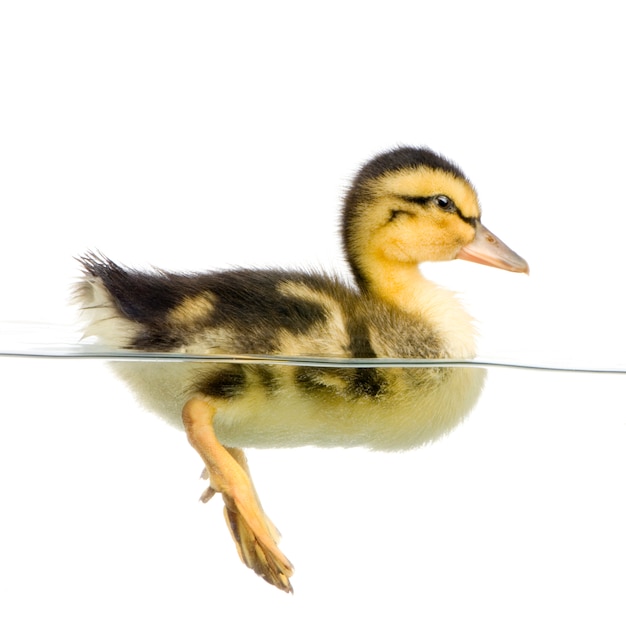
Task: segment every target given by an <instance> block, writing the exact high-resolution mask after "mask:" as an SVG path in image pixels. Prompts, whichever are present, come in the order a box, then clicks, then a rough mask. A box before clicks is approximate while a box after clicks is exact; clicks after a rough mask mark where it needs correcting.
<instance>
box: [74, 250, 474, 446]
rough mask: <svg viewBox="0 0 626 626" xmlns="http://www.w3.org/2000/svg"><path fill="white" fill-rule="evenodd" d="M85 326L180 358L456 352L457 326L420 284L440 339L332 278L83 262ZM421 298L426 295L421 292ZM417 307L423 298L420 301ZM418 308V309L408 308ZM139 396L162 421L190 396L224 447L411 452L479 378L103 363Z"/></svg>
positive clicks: (453, 417) (444, 295) (466, 373)
mask: <svg viewBox="0 0 626 626" xmlns="http://www.w3.org/2000/svg"><path fill="white" fill-rule="evenodd" d="M83 264H84V266H85V268H86V271H87V272H88V276H89V278H87V279H86V280H85V281H84V282H83V284H82V286H81V291H82V295H81V300H82V302H83V306H84V309H83V312H84V313H86V314H87V315H88V317H89V318H90V319H89V320H88V323H87V324H88V325H87V333H93V334H97V335H98V336H99V337H100V338H101V340H103V341H104V342H105V343H106V344H108V345H114V346H118V347H122V348H128V349H133V350H140V351H146V352H175V353H187V354H193V355H212V354H217V355H238V354H241V355H245V354H255V355H283V356H284V355H290V356H322V357H344V358H356V359H359V358H377V357H379V358H411V359H439V358H470V357H471V356H472V355H473V349H474V339H473V335H474V333H473V328H472V324H471V320H470V318H469V316H468V315H467V314H465V313H464V311H463V310H462V308H461V307H460V305H459V303H458V301H457V300H456V298H455V297H454V295H453V294H451V293H448V292H446V291H444V290H442V289H441V288H439V287H437V286H435V285H433V284H432V283H428V282H426V281H423V284H422V285H421V289H422V293H421V294H420V296H421V297H422V299H425V298H427V299H428V300H429V301H430V304H431V306H432V307H433V308H434V309H435V310H438V309H440V308H442V307H445V308H446V310H448V312H449V313H450V310H453V311H454V315H448V318H446V323H447V324H448V325H449V328H448V329H447V330H448V334H453V335H455V336H456V335H458V336H462V337H463V338H464V340H463V341H462V342H460V343H458V345H453V344H451V342H449V341H448V342H447V341H445V340H444V339H442V333H443V332H444V329H442V328H441V324H442V322H441V320H440V321H439V323H436V322H431V321H429V320H428V317H427V315H421V316H420V317H417V318H416V316H415V315H409V314H407V313H406V312H405V311H402V310H401V309H399V308H398V307H395V306H393V305H390V304H388V303H386V302H384V301H383V300H381V299H379V298H375V297H372V296H370V295H368V294H363V293H360V292H359V291H358V290H357V289H355V288H354V287H351V286H349V285H347V284H345V283H343V282H342V281H341V280H339V279H338V278H336V277H332V276H327V275H323V274H311V273H304V272H288V271H280V270H231V271H224V272H213V273H207V274H195V275H175V274H170V273H164V272H161V273H140V272H136V271H133V270H128V269H125V268H123V267H120V266H118V265H116V264H115V263H113V262H111V261H110V260H108V259H104V258H99V257H95V256H89V257H85V258H84V259H83ZM429 292H430V293H429ZM422 304H424V303H423V302H422ZM421 308H423V307H421ZM113 367H114V369H115V370H116V372H117V373H118V374H119V375H120V376H121V377H122V378H123V379H125V380H126V382H127V383H128V384H129V385H130V387H131V388H132V389H133V390H134V391H135V393H136V394H137V396H138V397H139V399H140V400H141V402H142V403H143V404H144V405H145V406H146V407H147V408H148V409H149V410H151V411H153V412H155V413H157V414H159V415H161V416H162V417H164V418H165V419H166V420H168V421H169V422H171V423H172V424H174V425H176V426H179V427H180V426H182V423H181V411H182V407H183V405H184V403H185V401H186V400H187V399H188V397H189V396H190V395H193V394H197V393H200V394H204V395H207V396H210V397H211V398H213V399H214V401H215V402H216V403H217V404H218V405H219V410H218V413H217V415H216V419H215V428H216V432H217V435H218V437H219V439H220V441H222V442H223V443H224V444H225V445H229V446H238V447H284V446H290V447H291V446H300V445H318V446H344V447H348V446H365V447H369V448H373V449H381V450H399V449H406V448H411V447H414V446H416V445H419V444H422V443H424V442H426V441H430V440H433V439H435V438H436V437H438V436H440V435H441V434H443V433H445V432H447V431H448V430H450V429H451V428H452V427H454V426H455V425H456V424H457V423H458V421H459V420H460V419H461V418H462V417H463V416H464V415H465V414H466V413H467V412H468V411H469V410H470V409H471V407H472V405H473V404H474V402H475V401H476V398H477V397H478V395H479V393H480V389H481V385H482V380H483V375H484V372H483V370H480V369H477V368H444V367H433V368H369V367H368V368H336V367H311V366H283V365H255V364H224V363H203V362H182V363H145V362H132V361H125V362H124V361H122V362H117V363H114V365H113Z"/></svg>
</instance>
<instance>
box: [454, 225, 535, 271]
mask: <svg viewBox="0 0 626 626" xmlns="http://www.w3.org/2000/svg"><path fill="white" fill-rule="evenodd" d="M456 258H457V259H463V260H465V261H473V262H474V263H481V264H482V265H491V266H492V267H499V268H500V269H503V270H508V271H509V272H524V273H525V274H528V263H526V261H524V259H522V257H521V256H519V255H518V254H516V253H515V252H513V250H511V248H509V247H508V246H507V245H506V244H505V243H503V242H502V241H500V240H499V239H498V238H497V237H496V236H495V235H494V234H493V233H492V232H491V231H489V230H487V229H486V228H485V227H484V226H483V225H482V224H481V223H480V222H477V224H476V237H475V238H474V241H472V243H468V244H467V245H466V246H463V247H462V248H461V249H460V250H459V253H458V254H457V255H456Z"/></svg>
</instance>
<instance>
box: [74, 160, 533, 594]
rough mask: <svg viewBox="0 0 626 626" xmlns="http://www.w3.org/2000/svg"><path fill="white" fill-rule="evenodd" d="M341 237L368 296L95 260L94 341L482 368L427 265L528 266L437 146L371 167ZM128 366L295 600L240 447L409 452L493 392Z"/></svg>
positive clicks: (89, 295) (343, 288)
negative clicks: (426, 273) (484, 218)
mask: <svg viewBox="0 0 626 626" xmlns="http://www.w3.org/2000/svg"><path fill="white" fill-rule="evenodd" d="M342 232H343V243H344V249H345V252H346V256H347V258H348V261H349V263H350V266H351V268H352V271H353V274H354V278H355V281H356V286H351V285H349V284H347V283H345V282H343V281H341V280H340V279H338V278H336V277H333V276H328V275H324V274H318V273H304V272H291V271H284V270H230V271H222V272H211V273H205V274H185V275H183V274H172V273H168V272H161V271H159V272H151V273H142V272H138V271H134V270H131V269H127V268H124V267H122V266H120V265H117V264H115V263H113V262H112V261H110V260H109V259H106V258H104V257H100V256H96V255H92V254H90V255H86V256H85V257H84V258H83V259H82V264H83V268H84V273H85V278H84V279H83V281H82V282H81V283H80V284H79V285H78V287H77V295H78V299H79V301H80V303H81V305H82V312H83V314H84V316H85V317H86V335H95V336H97V337H99V338H100V340H101V341H102V342H104V343H106V344H108V345H110V346H113V347H118V348H126V349H134V350H142V351H151V352H152V351H166V352H182V353H189V354H202V355H211V354H280V355H293V356H325V357H354V358H371V357H389V358H424V359H439V358H452V359H469V358H472V357H473V356H474V350H475V347H474V329H473V326H472V321H471V318H470V317H469V315H468V314H467V313H466V312H465V311H464V310H463V308H462V307H461V305H460V304H459V302H458V301H457V299H456V298H455V297H454V295H453V294H451V293H450V292H448V291H446V290H444V289H442V288H441V287H439V286H437V285H435V284H433V283H432V282H430V281H428V280H427V279H425V278H424V277H423V276H422V274H421V273H420V270H419V264H420V263H421V262H423V261H445V260H452V259H457V258H458V259H466V260H470V261H474V262H477V263H482V264H486V265H492V266H494V267H499V268H502V269H507V270H509V271H513V272H527V271H528V266H527V264H526V262H525V261H524V260H523V259H522V258H521V257H519V256H518V255H517V254H515V253H514V252H513V251H512V250H510V249H509V248H508V247H507V246H506V245H505V244H503V243H502V242H501V241H500V240H499V239H498V238H497V237H496V236H495V235H493V234H492V233H490V232H489V231H488V230H487V229H486V228H485V227H484V226H483V225H482V223H481V212H480V206H479V203H478V198H477V195H476V192H475V190H474V188H473V187H472V185H471V183H470V182H469V181H468V180H467V178H466V177H465V176H464V175H463V173H462V172H461V171H460V169H459V168H458V167H457V166H455V165H454V164H452V163H450V162H449V161H447V160H445V159H444V158H442V157H440V156H438V155H436V154H435V153H433V152H431V151H430V150H427V149H416V148H399V149H396V150H393V151H390V152H386V153H384V154H381V155H379V156H377V157H376V158H374V159H372V160H371V161H370V162H368V163H367V164H366V165H365V166H364V167H363V168H362V169H361V170H360V172H359V173H358V174H357V176H356V178H355V179H354V181H353V184H352V186H351V188H350V190H349V192H348V194H347V196H346V200H345V205H344V210H343V221H342ZM114 367H115V369H116V370H117V373H118V374H119V375H120V376H121V377H122V378H123V379H125V380H126V381H127V383H128V384H129V385H130V386H131V387H132V388H133V389H134V391H135V392H136V393H137V395H138V396H139V398H140V399H141V400H142V401H143V402H144V404H145V405H146V406H147V407H148V408H149V409H150V410H152V411H154V412H156V413H158V414H160V415H162V416H163V417H165V418H166V419H168V420H170V421H171V422H173V423H174V424H176V425H179V426H180V425H182V426H183V427H184V428H185V430H186V432H187V436H188V438H189V441H190V443H191V444H192V446H193V447H194V448H195V449H196V450H197V451H198V453H199V454H200V456H201V458H202V460H203V461H204V464H205V467H206V471H207V474H208V477H209V478H210V487H209V489H208V490H207V491H206V492H205V495H204V496H203V500H205V501H206V500H208V499H209V498H210V497H211V496H212V495H213V494H214V493H215V492H220V493H221V494H222V496H223V498H224V502H225V504H226V508H225V511H226V517H227V522H228V525H229V528H230V529H231V533H232V535H233V538H234V540H235V543H236V544H237V547H238V550H239V554H240V556H241V558H242V560H243V561H244V563H246V564H247V565H248V566H249V567H251V568H252V569H254V570H255V571H256V572H257V573H258V574H259V575H261V576H262V577H263V578H265V579H266V580H267V581H268V582H270V583H272V584H274V585H276V586H277V587H278V588H280V589H283V590H285V591H291V583H290V582H289V577H290V576H291V574H292V573H293V569H292V566H291V564H290V563H289V561H288V560H287V559H286V558H285V557H284V555H283V554H282V553H281V552H280V550H279V549H278V547H277V540H278V533H277V532H276V530H275V527H274V526H273V524H272V523H271V522H270V521H269V519H268V518H267V517H266V516H265V514H264V513H263V510H262V508H261V505H260V503H259V501H258V497H257V496H256V493H255V490H254V487H253V485H252V482H251V479H250V475H249V470H248V466H247V463H246V461H245V456H244V454H243V451H242V450H241V449H240V448H241V447H246V446H252V447H279V446H298V445H309V444H313V445H320V446H366V447H370V448H373V449H382V450H399V449H405V448H410V447H413V446H416V445H419V444H422V443H424V442H426V441H431V440H433V439H435V438H436V437H438V436H440V435H441V434H443V433H445V432H447V431H448V430H450V429H451V428H453V427H454V426H455V425H456V424H457V423H458V422H459V421H460V420H461V419H462V418H463V416H464V415H466V414H467V413H468V412H469V411H470V410H471V408H472V406H473V405H474V403H475V402H476V400H477V398H478V395H479V393H480V390H481V387H482V381H483V371H482V370H480V369H475V368H443V367H442V368H427V369H409V368H407V369H403V368H390V369H382V368H380V369H378V368H366V369H358V368H356V369H348V368H343V369H342V368H321V367H318V368H314V367H289V366H267V365H239V364H218V363H202V362H186V363H176V364H165V363H154V364H153V363H142V362H123V363H116V364H115V365H114Z"/></svg>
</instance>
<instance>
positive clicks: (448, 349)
mask: <svg viewBox="0 0 626 626" xmlns="http://www.w3.org/2000/svg"><path fill="white" fill-rule="evenodd" d="M364 290H366V291H368V292H370V293H371V294H373V295H374V296H375V297H376V298H379V299H381V300H384V301H385V302H387V303H388V304H391V305H393V306H395V307H397V308H399V309H401V310H402V311H404V312H405V313H407V314H409V315H412V316H414V317H415V318H418V319H420V320H423V321H425V322H426V323H428V324H429V325H430V326H431V327H432V328H434V329H435V331H436V332H437V333H438V334H439V336H440V338H441V340H442V356H443V358H458V359H470V358H473V357H474V356H475V350H476V347H475V334H476V331H475V329H474V325H473V321H472V318H471V317H470V315H469V314H468V313H467V312H466V311H465V309H464V308H463V307H462V306H461V303H460V302H459V301H458V299H457V297H456V295H455V294H454V293H453V292H451V291H449V290H448V289H444V288H443V287H440V286H439V285H437V284H435V283H433V282H432V281H430V280H428V279H427V278H425V277H424V276H423V274H422V273H421V271H420V270H419V267H418V266H417V265H416V264H413V263H399V262H397V261H396V262H390V261H386V262H382V263H380V265H379V266H378V267H377V271H376V273H375V274H374V275H369V276H367V277H366V280H365V288H364Z"/></svg>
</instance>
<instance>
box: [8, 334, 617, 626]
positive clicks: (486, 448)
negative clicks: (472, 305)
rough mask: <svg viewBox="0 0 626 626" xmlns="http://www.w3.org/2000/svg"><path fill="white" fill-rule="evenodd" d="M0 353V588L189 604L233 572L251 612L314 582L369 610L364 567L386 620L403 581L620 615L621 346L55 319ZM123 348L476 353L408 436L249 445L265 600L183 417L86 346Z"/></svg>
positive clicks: (86, 605) (553, 617)
mask: <svg viewBox="0 0 626 626" xmlns="http://www.w3.org/2000/svg"><path fill="white" fill-rule="evenodd" d="M0 355H2V357H4V358H0V375H1V378H2V397H3V400H4V402H3V410H2V420H0V476H2V478H1V479H0V486H1V488H2V511H3V514H2V516H1V517H0V531H1V532H0V554H2V563H0V580H1V581H3V588H5V590H6V593H7V594H8V596H10V597H11V598H13V599H14V601H15V602H16V604H17V603H27V602H28V601H29V597H30V595H29V594H30V593H31V590H32V589H36V590H37V593H38V597H39V598H40V599H41V601H42V602H45V603H46V605H47V606H49V607H52V609H53V610H55V611H56V612H60V611H61V610H62V607H63V606H64V604H65V603H71V605H72V606H74V607H77V608H76V610H84V612H85V614H86V615H87V614H90V612H91V611H92V607H91V605H92V603H95V602H96V600H97V599H98V598H99V595H98V592H97V591H96V590H98V589H100V590H101V589H106V590H107V594H108V595H109V597H111V599H112V602H114V603H115V602H117V603H120V606H121V605H122V604H123V603H124V602H125V601H127V600H128V598H130V597H131V594H132V597H133V598H140V599H141V600H142V601H143V602H144V603H145V604H146V606H149V605H150V602H153V601H154V598H155V597H157V596H155V590H156V592H157V594H158V597H161V596H163V597H167V598H169V597H173V598H176V607H179V606H182V607H185V606H187V604H186V602H189V603H191V605H190V606H192V607H193V611H192V610H191V609H189V610H190V611H191V612H194V614H197V612H198V611H200V610H201V608H200V607H199V605H202V606H206V607H207V617H206V619H207V621H210V619H211V615H210V612H211V608H210V605H211V601H210V599H209V602H206V598H207V594H209V592H210V593H211V594H219V593H220V592H219V590H223V589H237V593H238V594H240V595H241V597H245V598H246V601H247V602H250V603H252V604H253V605H254V606H255V611H256V610H261V611H262V612H264V613H267V614H269V613H270V612H274V613H276V612H278V613H280V612H281V611H291V610H292V608H290V607H294V608H293V610H296V608H297V609H298V610H304V609H311V610H314V608H315V607H318V606H319V604H320V598H324V600H325V601H328V602H329V603H330V604H337V605H341V606H350V607H352V606H356V607H360V608H361V610H362V611H367V610H369V609H368V607H371V608H372V610H373V611H376V610H378V611H379V613H380V615H379V617H381V619H382V617H383V613H382V612H380V611H382V609H380V607H379V605H376V604H375V602H374V600H372V598H375V597H376V590H380V589H382V590H385V592H386V593H387V594H388V595H389V594H391V596H390V599H389V603H388V604H387V603H386V604H385V615H384V616H385V618H386V619H387V618H389V617H390V616H391V618H393V619H394V621H398V622H399V623H406V622H410V621H411V617H410V616H411V608H410V607H411V606H412V604H413V602H414V600H413V599H414V598H417V601H419V602H420V603H421V604H423V603H426V604H428V606H431V605H432V606H433V607H435V606H436V607H439V608H440V609H441V607H443V609H441V610H444V611H447V612H448V613H451V612H454V610H455V609H453V608H452V607H462V611H463V612H465V611H470V613H474V614H479V613H482V612H483V611H485V610H486V611H487V612H488V613H489V614H490V615H492V616H495V615H499V616H501V618H502V619H501V620H500V623H516V619H515V618H516V616H517V617H519V616H520V615H521V616H522V617H523V620H522V621H523V622H524V623H529V622H530V623H548V622H549V623H560V622H561V621H563V619H561V618H567V619H565V621H571V618H574V617H576V616H577V617H579V618H580V619H581V620H582V621H584V622H585V623H622V621H623V618H624V617H625V616H626V613H625V612H624V605H623V589H624V588H625V585H626V567H625V566H624V564H625V563H626V533H624V528H625V527H626V512H625V510H624V508H625V507H624V506H623V494H624V480H625V477H626V454H625V450H626V408H625V403H624V399H625V396H626V394H625V393H624V391H625V387H624V382H625V381H624V378H623V376H622V375H623V374H624V373H626V368H624V367H623V365H621V364H620V363H606V362H601V363H590V362H589V360H588V359H585V358H582V357H581V360H580V362H578V363H572V362H571V361H569V360H559V359H558V358H555V359H554V361H553V362H545V361H542V362H538V361H534V360H532V359H529V360H521V359H520V360H519V361H518V360H512V359H508V358H507V359H505V358H489V359H487V358H480V359H475V360H473V361H470V362H444V363H442V362H439V361H436V362H433V361H405V360H402V361H398V360H390V359H385V360H378V359H376V360H359V361H356V360H345V359H316V358H313V357H311V358H302V357H298V358H297V359H293V358H289V357H273V356H263V355H221V356H212V357H201V356H194V355H186V354H141V355H139V354H136V353H130V352H127V351H118V350H114V351H110V350H103V349H102V347H100V346H98V345H96V344H94V343H86V342H82V341H81V340H80V332H79V331H78V330H77V329H76V328H75V327H71V326H67V327H65V326H51V325H47V324H40V325H36V324H24V323H15V324H8V323H5V324H2V325H1V326H0ZM138 359H141V360H146V361H152V360H154V361H156V362H169V361H174V362H177V361H189V360H193V361H198V360H202V361H208V360H211V361H218V362H236V363H262V364H267V363H270V364H272V363H274V364H278V365H294V366H308V365H311V366H315V367H327V366H328V367H337V366H341V367H372V366H376V367H398V366H402V367H411V368H413V367H432V366H433V365H436V366H437V367H459V366H462V367H484V368H486V369H487V370H488V378H487V383H486V386H485V389H484V391H483V394H482V396H481V397H480V399H479V401H478V404H477V406H476V408H475V409H474V410H473V412H472V413H471V415H470V416H469V417H468V418H467V419H466V420H465V421H464V422H463V423H462V424H461V425H460V426H459V427H458V428H457V429H456V430H454V431H453V432H452V433H451V434H450V435H448V436H447V437H445V438H443V439H441V440H439V441H437V442H436V443H435V444H432V445H428V446H425V447H422V448H419V449H416V450H411V451H408V452H406V453H402V454H382V453H372V452H368V451H366V450H361V449H330V450H322V449H317V448H296V449H284V450H261V451H258V450H250V451H249V452H248V457H249V460H250V462H251V467H252V473H253V476H254V478H255V482H256V486H257V488H258V491H259V494H260V497H261V499H262V502H263V504H264V508H265V510H266V511H267V513H268V514H269V515H270V516H271V517H272V519H273V520H274V522H275V523H276V524H277V525H278V526H279V528H280V530H281V532H282V533H283V537H284V540H283V543H282V544H281V545H282V546H283V548H284V550H285V553H286V554H287V556H288V557H289V558H290V559H291V560H292V561H293V562H294V564H295V566H296V575H295V576H294V578H293V583H294V586H295V589H296V595H295V597H294V598H293V599H288V602H291V603H293V604H285V600H284V599H283V597H282V594H279V593H278V592H276V593H274V592H273V590H272V589H270V588H269V587H268V586H267V585H265V584H264V583H263V582H262V581H260V580H258V579H257V578H256V576H254V574H251V573H249V572H247V571H246V570H245V568H244V566H243V565H241V564H240V563H239V562H238V560H237V557H236V554H235V552H234V548H233V546H232V545H231V540H230V537H229V536H228V532H227V530H226V528H225V527H224V523H223V519H222V515H221V512H220V508H221V507H220V506H219V504H218V503H217V502H216V501H212V502H211V503H209V504H208V505H206V506H200V505H198V504H197V498H198V496H199V495H200V492H201V491H202V489H203V486H204V485H203V483H202V482H201V481H199V480H197V476H198V474H199V472H200V466H199V462H198V459H197V457H196V455H195V453H194V452H193V450H191V449H190V448H189V446H188V445H187V442H186V441H185V437H184V436H183V435H182V434H181V433H180V432H177V431H175V430H173V429H171V428H169V427H167V426H166V425H165V424H164V423H163V422H162V421H160V420H159V419H156V418H155V417H154V416H153V415H151V414H148V413H147V412H144V411H143V410H142V409H141V408H140V407H139V406H138V405H137V404H136V403H135V402H134V400H133V398H132V396H131V395H130V394H129V393H128V392H127V390H126V388H125V386H124V385H123V384H122V383H121V382H120V381H119V380H117V379H116V378H115V377H114V376H112V375H111V373H110V372H109V371H108V369H109V368H108V367H105V366H106V365H107V364H108V363H109V361H112V360H114V361H120V360H138ZM120 564H123V566H122V567H120ZM112 572H115V575H112ZM364 590H365V592H366V593H365V594H364ZM390 590H391V591H390ZM194 598H198V599H199V600H198V602H197V603H196V602H195V600H194ZM377 606H378V607H379V608H378V609H377V608H376V607H377ZM285 607H287V608H285ZM396 607H400V608H396ZM446 607H447V608H446ZM177 610H178V609H177ZM459 611H461V609H459ZM407 616H408V617H407ZM453 621H454V620H451V621H450V623H453ZM457 621H458V620H457ZM493 623H496V622H495V620H494V622H493Z"/></svg>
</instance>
